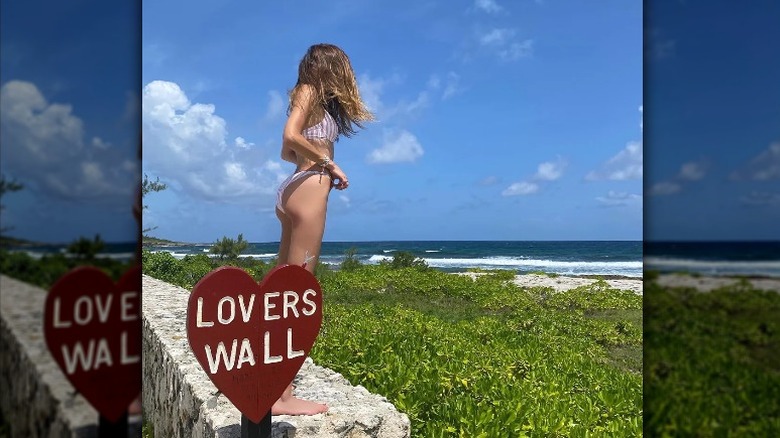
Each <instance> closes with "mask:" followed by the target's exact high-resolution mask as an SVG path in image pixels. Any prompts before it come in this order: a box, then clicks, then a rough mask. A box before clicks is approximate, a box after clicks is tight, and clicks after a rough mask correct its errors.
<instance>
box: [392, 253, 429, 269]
mask: <svg viewBox="0 0 780 438" xmlns="http://www.w3.org/2000/svg"><path fill="white" fill-rule="evenodd" d="M382 264H388V265H389V266H390V267H391V268H393V269H401V268H423V269H424V268H427V267H428V263H426V262H425V260H423V259H421V258H419V257H417V256H415V255H414V254H412V253H411V252H408V251H398V252H396V253H394V254H393V260H391V261H390V262H382Z"/></svg>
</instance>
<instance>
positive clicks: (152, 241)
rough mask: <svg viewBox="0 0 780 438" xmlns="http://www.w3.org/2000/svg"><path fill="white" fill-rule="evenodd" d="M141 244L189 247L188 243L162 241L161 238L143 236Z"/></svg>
mask: <svg viewBox="0 0 780 438" xmlns="http://www.w3.org/2000/svg"><path fill="white" fill-rule="evenodd" d="M141 242H142V243H143V244H144V245H168V246H177V245H189V244H188V243H184V242H175V241H173V240H168V239H161V238H159V237H152V236H142V238H141Z"/></svg>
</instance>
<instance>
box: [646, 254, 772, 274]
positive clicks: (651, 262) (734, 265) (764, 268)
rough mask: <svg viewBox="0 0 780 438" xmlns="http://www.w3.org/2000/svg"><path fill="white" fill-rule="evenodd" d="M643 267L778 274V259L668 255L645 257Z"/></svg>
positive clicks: (726, 272)
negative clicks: (689, 257)
mask: <svg viewBox="0 0 780 438" xmlns="http://www.w3.org/2000/svg"><path fill="white" fill-rule="evenodd" d="M645 268H646V269H647V268H649V269H659V270H675V271H695V272H701V273H710V274H747V275H768V276H780V260H734V261H728V260H696V259H679V258H670V257H646V258H645Z"/></svg>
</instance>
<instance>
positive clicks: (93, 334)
mask: <svg viewBox="0 0 780 438" xmlns="http://www.w3.org/2000/svg"><path fill="white" fill-rule="evenodd" d="M140 291H141V268H140V266H135V267H133V268H131V269H129V270H128V271H127V272H126V273H125V274H124V275H123V276H122V278H121V279H120V280H119V282H118V283H116V284H114V281H113V280H112V279H111V278H110V277H109V276H108V275H107V274H105V273H104V272H103V271H101V270H100V269H98V268H95V267H91V266H81V267H78V268H76V269H74V270H72V271H70V272H68V273H67V274H65V275H63V276H62V277H61V278H60V279H58V280H57V282H56V283H54V285H53V286H52V287H51V289H50V290H49V294H48V295H47V296H46V303H45V308H44V323H43V324H44V327H43V333H44V336H45V337H46V345H47V347H48V348H49V352H50V353H51V355H52V357H54V360H55V361H56V362H57V364H58V365H59V366H60V368H61V369H62V371H63V373H65V376H66V377H67V378H68V380H70V382H71V383H72V384H73V386H74V388H75V389H76V390H77V391H78V392H79V393H80V394H81V395H82V396H84V398H85V399H86V400H87V401H88V402H89V403H90V404H91V405H92V406H93V407H94V408H95V410H97V411H98V412H99V413H100V415H102V416H103V417H105V418H106V419H108V420H109V421H111V422H116V421H117V420H119V418H120V417H121V416H122V415H123V414H124V413H125V412H127V408H128V406H129V405H130V403H131V402H132V401H133V399H135V398H136V397H137V396H138V394H140V392H141V313H140V312H141V305H140V304H141V301H140V300H141V297H140Z"/></svg>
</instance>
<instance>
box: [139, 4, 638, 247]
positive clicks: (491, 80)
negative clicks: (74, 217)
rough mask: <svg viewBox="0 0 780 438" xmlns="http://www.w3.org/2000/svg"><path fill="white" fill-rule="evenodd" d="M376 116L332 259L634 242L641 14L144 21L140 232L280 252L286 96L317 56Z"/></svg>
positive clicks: (387, 14)
mask: <svg viewBox="0 0 780 438" xmlns="http://www.w3.org/2000/svg"><path fill="white" fill-rule="evenodd" d="M320 42H329V43H333V44H337V45H339V46H340V47H341V48H343V49H344V50H345V52H346V53H347V54H348V55H349V56H350V58H351V61H352V64H353V67H354V68H355V71H356V75H357V77H358V82H359V87H360V90H361V93H362V95H363V97H364V99H365V101H366V102H367V103H368V105H369V106H370V108H372V109H373V110H374V111H375V112H376V114H377V116H378V121H377V122H375V123H371V124H369V125H368V128H367V129H366V130H364V131H361V132H360V133H359V134H358V135H357V136H355V137H353V138H351V139H347V138H343V139H341V140H340V141H339V142H338V143H337V144H336V157H335V158H336V161H337V162H338V163H339V165H340V166H341V168H342V169H343V170H344V171H345V172H346V173H347V175H348V177H349V180H350V187H349V189H347V190H345V191H343V192H339V191H335V190H334V191H333V192H331V196H330V202H329V207H328V208H329V209H328V220H327V226H326V232H325V240H330V241H351V240H422V239H426V240H434V239H446V240H464V239H495V240H535V239H538V240H548V239H552V240H563V239H631V240H639V239H641V238H642V179H641V178H642V132H641V120H642V113H641V110H640V107H641V105H642V2H640V1H624V0H608V1H601V2H595V3H593V2H588V3H587V4H586V3H585V2H580V1H532V0H527V1H511V2H510V1H506V0H503V1H502V0H478V1H473V0H468V1H465V0H464V1H458V2H426V1H401V2H398V1H394V2H389V1H377V2H363V1H357V0H341V1H334V2H328V3H327V6H325V5H324V4H323V3H321V2H314V1H301V2H294V3H292V2H237V1H217V2H215V1H208V2H204V1H187V2H185V1H167V2H145V3H144V8H143V66H142V71H143V73H142V75H143V79H142V82H143V86H144V89H143V92H142V106H143V136H144V160H143V171H144V172H145V173H147V174H149V175H150V176H151V177H153V178H154V177H159V178H160V180H161V181H162V182H164V183H166V184H168V185H169V189H168V190H165V191H163V192H159V193H154V194H152V195H150V196H149V197H148V198H147V200H146V203H147V204H148V205H149V209H148V210H147V211H146V213H145V216H144V221H145V223H144V226H157V227H159V228H157V229H156V230H155V231H154V232H153V233H152V234H154V235H156V236H159V237H164V238H168V239H173V240H181V241H190V242H213V241H214V240H216V239H218V238H220V237H222V236H224V235H227V236H232V237H235V236H236V235H238V233H243V234H244V237H245V238H247V239H248V240H250V241H276V240H278V238H279V224H278V221H277V219H276V217H275V215H274V193H275V190H276V188H277V186H278V183H279V182H280V181H281V180H282V179H284V178H285V177H286V176H287V175H289V174H290V173H292V172H293V170H294V166H293V165H292V164H290V163H286V162H283V161H281V160H280V158H279V151H280V144H281V133H282V128H283V126H284V122H285V110H286V105H287V94H286V93H287V91H288V90H289V89H290V88H291V87H292V86H293V85H294V83H295V80H296V76H297V65H298V62H299V60H300V59H301V57H302V56H303V54H304V52H305V51H306V49H307V48H308V47H309V46H310V45H311V44H315V43H320Z"/></svg>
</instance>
